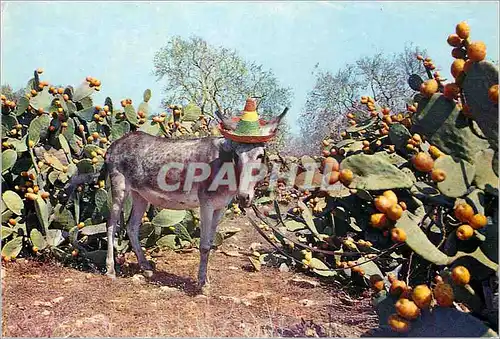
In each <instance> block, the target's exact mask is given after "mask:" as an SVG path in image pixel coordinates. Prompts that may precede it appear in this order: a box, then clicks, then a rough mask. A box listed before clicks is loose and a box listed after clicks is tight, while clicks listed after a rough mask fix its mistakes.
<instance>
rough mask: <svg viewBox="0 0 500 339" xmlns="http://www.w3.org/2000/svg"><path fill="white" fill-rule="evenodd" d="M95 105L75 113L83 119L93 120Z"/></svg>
mask: <svg viewBox="0 0 500 339" xmlns="http://www.w3.org/2000/svg"><path fill="white" fill-rule="evenodd" d="M94 114H95V107H94V106H90V107H87V108H84V109H81V110H79V111H76V112H75V115H76V116H77V117H79V118H80V119H82V120H85V121H92V120H93V119H94Z"/></svg>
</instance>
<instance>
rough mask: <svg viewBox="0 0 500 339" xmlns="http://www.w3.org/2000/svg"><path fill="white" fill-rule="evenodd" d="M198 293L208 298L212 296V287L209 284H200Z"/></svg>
mask: <svg viewBox="0 0 500 339" xmlns="http://www.w3.org/2000/svg"><path fill="white" fill-rule="evenodd" d="M198 291H199V293H200V294H202V295H204V296H208V295H209V294H210V285H209V284H203V285H201V284H198Z"/></svg>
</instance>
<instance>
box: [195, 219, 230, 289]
mask: <svg viewBox="0 0 500 339" xmlns="http://www.w3.org/2000/svg"><path fill="white" fill-rule="evenodd" d="M224 211H225V210H224V209H218V210H215V211H213V213H212V218H211V222H210V224H209V225H207V226H208V227H205V228H202V232H201V238H200V269H199V273H198V283H199V285H200V286H201V287H203V286H204V285H205V284H208V283H209V279H208V274H207V271H208V258H209V255H210V249H211V248H212V244H213V241H214V237H215V232H216V231H217V226H218V225H219V222H220V219H221V218H222V216H223V215H224ZM204 231H205V232H204Z"/></svg>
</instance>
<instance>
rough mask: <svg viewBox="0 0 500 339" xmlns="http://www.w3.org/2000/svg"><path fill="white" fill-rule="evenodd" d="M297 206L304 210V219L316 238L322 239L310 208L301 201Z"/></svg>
mask: <svg viewBox="0 0 500 339" xmlns="http://www.w3.org/2000/svg"><path fill="white" fill-rule="evenodd" d="M297 206H298V207H299V208H300V209H302V218H304V220H305V222H306V225H307V227H308V228H309V230H310V231H311V232H312V233H313V234H314V235H315V236H316V238H318V239H320V236H319V232H318V230H317V229H316V225H315V224H314V220H313V216H312V214H311V211H309V208H308V207H307V206H306V205H305V204H304V203H303V202H302V201H300V200H299V201H298V203H297Z"/></svg>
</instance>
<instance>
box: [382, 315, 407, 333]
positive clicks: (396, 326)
mask: <svg viewBox="0 0 500 339" xmlns="http://www.w3.org/2000/svg"><path fill="white" fill-rule="evenodd" d="M387 323H388V324H389V326H390V327H391V329H392V330H393V331H394V332H398V333H407V332H408V331H409V330H410V327H411V324H410V321H409V320H406V319H405V318H403V317H400V316H399V315H397V314H391V315H390V316H389V318H388V319H387Z"/></svg>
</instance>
